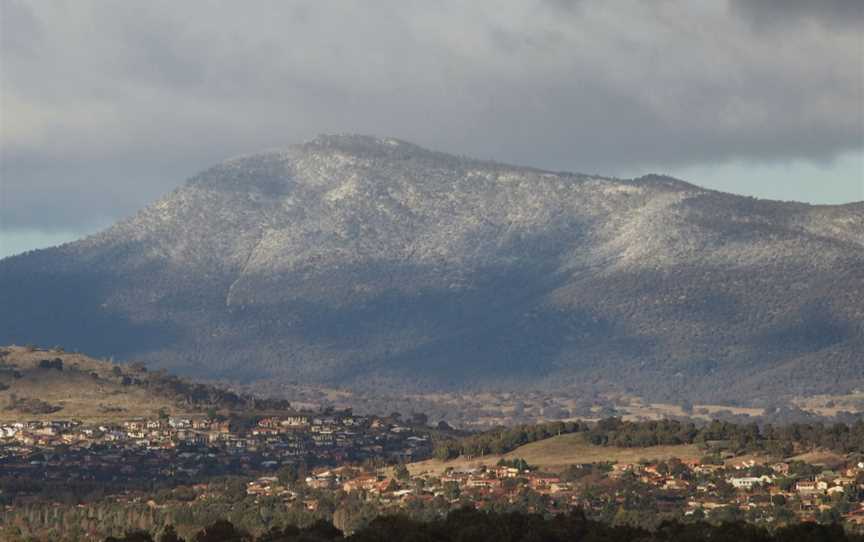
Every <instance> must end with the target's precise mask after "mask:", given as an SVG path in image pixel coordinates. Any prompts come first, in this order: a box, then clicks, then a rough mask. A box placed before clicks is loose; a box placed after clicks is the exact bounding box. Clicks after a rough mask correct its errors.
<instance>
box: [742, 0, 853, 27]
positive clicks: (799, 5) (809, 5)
mask: <svg viewBox="0 0 864 542" xmlns="http://www.w3.org/2000/svg"><path fill="white" fill-rule="evenodd" d="M730 7H731V8H732V11H733V12H734V13H736V14H738V15H739V16H742V17H744V18H745V19H749V20H750V21H752V22H753V23H755V24H757V25H762V26H775V25H780V26H785V25H786V24H788V23H796V24H797V23H801V22H804V21H815V22H818V23H821V24H825V25H827V26H838V25H839V26H857V27H858V28H862V26H864V2H862V1H861V0H818V1H813V0H732V1H731V3H730Z"/></svg>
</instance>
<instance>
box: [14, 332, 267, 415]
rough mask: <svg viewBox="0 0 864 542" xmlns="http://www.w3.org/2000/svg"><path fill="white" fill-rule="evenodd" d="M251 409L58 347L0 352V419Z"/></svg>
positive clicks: (223, 395) (215, 393)
mask: <svg viewBox="0 0 864 542" xmlns="http://www.w3.org/2000/svg"><path fill="white" fill-rule="evenodd" d="M264 406H266V405H264ZM252 407H253V405H251V404H250V403H249V401H248V400H247V399H245V398H243V397H239V396H236V395H234V394H232V393H230V392H226V391H224V390H221V389H219V388H214V387H212V386H208V385H203V384H195V383H192V382H189V381H186V380H182V379H179V378H177V377H173V376H170V375H167V374H166V373H164V372H162V371H159V372H155V373H154V372H150V371H147V370H146V369H145V368H144V366H143V365H138V364H134V365H131V366H130V365H119V364H115V363H113V362H111V361H107V360H98V359H94V358H91V357H89V356H85V355H83V354H78V353H69V352H65V351H63V350H61V349H42V348H34V347H22V346H7V347H2V348H0V421H22V420H45V419H75V420H80V421H84V422H110V421H117V420H128V419H131V418H137V417H146V418H156V417H158V416H159V414H160V412H163V411H164V412H166V413H168V414H169V415H174V416H182V415H203V414H205V413H206V412H207V410H209V409H211V408H212V409H215V410H217V411H219V412H220V413H227V412H230V411H231V410H232V409H237V410H246V409H251V408H252Z"/></svg>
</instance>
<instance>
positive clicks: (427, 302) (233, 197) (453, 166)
mask: <svg viewBox="0 0 864 542" xmlns="http://www.w3.org/2000/svg"><path fill="white" fill-rule="evenodd" d="M0 305H2V306H3V307H4V310H3V311H0V341H3V342H6V343H13V342H14V343H18V344H22V343H35V344H64V345H66V346H68V347H70V348H75V349H78V350H81V351H87V352H93V353H95V354H97V355H114V356H117V357H131V358H135V359H143V360H145V361H147V362H148V363H149V364H151V365H152V366H154V367H167V368H170V369H171V370H173V371H178V372H180V373H182V374H187V375H204V376H207V377H211V378H226V379H230V380H233V381H235V382H254V381H265V380H266V381H268V382H289V381H294V382H302V383H305V384H323V385H329V386H349V387H353V388H355V389H365V390H367V391H368V390H381V389H388V390H393V389H397V390H415V391H423V390H427V391H428V390H441V389H451V390H452V389H477V388H484V387H485V388H496V389H507V388H519V389H527V388H532V387H534V388H536V387H546V388H555V389H567V390H572V393H573V394H578V393H579V392H580V390H582V391H585V390H590V391H592V392H593V391H597V390H604V389H607V390H617V391H621V392H627V393H632V394H636V395H641V396H643V397H646V398H648V399H651V400H664V401H672V402H675V401H679V400H690V401H697V400H698V401H700V402H719V403H728V402H730V401H739V402H742V403H746V404H753V405H757V406H759V405H761V406H766V405H767V406H770V405H771V404H772V403H774V402H777V401H780V400H782V399H783V398H784V397H791V396H798V395H808V394H816V393H838V392H843V393H849V392H851V391H852V390H853V389H854V388H856V387H858V388H864V360H862V353H864V203H855V204H849V205H839V206H811V205H806V204H802V203H794V202H777V201H762V200H756V199H752V198H746V197H740V196H734V195H731V194H723V193H719V192H714V191H710V190H705V189H702V188H699V187H696V186H693V185H690V184H687V183H685V182H683V181H680V180H676V179H672V178H668V177H662V176H647V177H643V178H639V179H634V180H620V179H609V178H603V177H598V176H589V175H580V174H570V173H555V172H548V171H540V170H536V169H530V168H523V167H516V166H508V165H502V164H496V163H489V162H482V161H478V160H472V159H468V158H462V157H456V156H450V155H446V154H441V153H436V152H432V151H428V150H425V149H422V148H420V147H417V146H415V145H412V144H410V143H405V142H402V141H398V140H394V139H379V138H374V137H366V136H322V137H319V138H317V139H315V140H314V141H311V142H309V143H306V144H303V145H297V146H292V147H289V148H287V149H285V150H282V151H273V152H265V153H262V154H257V155H252V156H246V157H241V158H236V159H233V160H229V161H226V162H224V163H222V164H220V165H217V166H215V167H213V168H211V169H209V170H207V171H204V172H203V173H201V174H199V175H197V176H196V177H194V178H192V179H191V180H189V181H188V182H187V183H186V184H184V185H183V186H182V187H180V188H178V189H177V190H175V191H174V192H172V193H171V194H169V195H167V196H166V197H165V198H163V199H162V200H160V201H158V202H156V203H154V204H153V205H151V206H149V207H147V208H146V209H144V210H142V211H141V212H140V213H138V214H137V215H136V216H134V217H132V218H130V219H128V220H124V221H123V222H120V223H118V224H116V225H114V226H113V227H111V228H109V229H108V230H106V231H104V232H102V233H100V234H97V235H94V236H92V237H88V238H86V239H83V240H81V241H78V242H75V243H70V244H67V245H64V246H61V247H58V248H53V249H48V250H40V251H34V252H30V253H27V254H23V255H20V256H15V257H11V258H6V259H4V260H0Z"/></svg>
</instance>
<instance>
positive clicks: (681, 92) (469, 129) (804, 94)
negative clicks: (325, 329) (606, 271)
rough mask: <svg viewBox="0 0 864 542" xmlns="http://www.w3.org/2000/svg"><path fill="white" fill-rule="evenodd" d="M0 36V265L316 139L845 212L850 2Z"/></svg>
mask: <svg viewBox="0 0 864 542" xmlns="http://www.w3.org/2000/svg"><path fill="white" fill-rule="evenodd" d="M0 24H2V28H0V40H2V43H0V45H2V49H0V91H2V94H0V99H2V102H0V124H2V132H0V160H2V164H0V165H2V172H0V173H2V177H0V213H2V215H0V256H3V255H8V254H11V253H15V252H19V251H22V250H26V249H29V248H35V247H40V246H45V245H49V244H54V243H58V242H62V241H66V240H70V239H73V238H76V237H78V236H81V235H83V234H86V233H89V232H92V231H94V230H95V229H97V228H100V227H104V226H105V225H107V224H109V223H111V222H112V221H114V220H116V219H118V218H122V217H124V216H128V215H129V214H131V213H133V212H134V211H135V210H137V209H139V208H141V207H143V206H145V205H146V204H148V203H149V202H151V201H152V200H153V199H155V198H156V197H158V196H160V195H162V194H164V193H165V192H167V191H169V190H171V189H172V188H174V187H176V186H178V185H179V184H181V183H182V182H183V181H184V180H185V179H186V178H188V177H189V176H191V175H193V174H195V173H196V172H198V171H199V170H201V169H203V168H205V167H207V166H209V165H212V164H213V163H215V162H217V161H220V160H222V159H224V158H227V157H230V156H233V155H238V154H244V153H248V152H254V151H256V150H261V149H265V148H273V147H280V146H285V145H288V144H291V143H297V142H302V141H305V140H307V139H310V138H312V137H314V136H315V135H316V134H319V133H343V132H351V133H366V134H375V135H380V136H391V137H398V138H401V139H406V140H409V141H412V142H415V143H418V144H420V145H423V146H426V147H430V148H434V149H436V150H443V151H449V152H454V153H459V154H466V155H472V156H476V157H480V158H489V159H495V160H498V161H502V162H510V163H517V164H524V165H533V166H538V167H543V168H548V169H555V170H570V171H578V172H585V173H601V174H605V175H615V176H628V177H629V176H635V175H641V174H643V173H647V172H660V173H669V174H672V175H675V176H678V177H681V178H684V179H685V180H688V181H691V182H694V183H696V184H701V185H704V186H708V187H711V188H716V189H720V190H725V191H729V192H736V193H742V194H749V195H754V196H757V197H766V198H773V199H785V200H801V201H808V202H812V203H843V202H849V201H856V200H862V199H864V105H862V104H864V2H861V1H860V0H819V1H810V0H740V1H739V0H730V1H729V2H728V3H726V2H724V1H718V0H704V1H699V0H657V1H656V2H644V1H642V0H632V1H628V0H620V1H618V0H615V1H609V0H597V1H590V0H536V1H532V0H519V1H516V0H512V1H511V0H494V1H491V0H490V1H488V2H486V1H479V0H477V1H475V0H472V1H470V2H465V1H452V2H451V1H444V0H417V1H413V0H378V1H375V2H370V1H353V2H352V1H335V0H334V1H325V0H308V1H306V0H300V1H285V0H274V1H272V2H268V1H250V2H236V1H232V2H228V1H226V2H218V1H207V2H205V1H198V2H195V1H183V2H176V1H164V2H163V1H152V0H151V1H146V2H145V1H136V2H114V1H110V2H109V1H104V2H96V1H88V0H74V1H72V0H70V1H68V2H62V1H49V0H45V1H40V2H32V1H23V0H0Z"/></svg>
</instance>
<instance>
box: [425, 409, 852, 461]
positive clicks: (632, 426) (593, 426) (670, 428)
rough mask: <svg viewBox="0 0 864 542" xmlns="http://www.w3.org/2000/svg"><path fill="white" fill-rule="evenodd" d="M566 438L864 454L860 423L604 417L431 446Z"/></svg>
mask: <svg viewBox="0 0 864 542" xmlns="http://www.w3.org/2000/svg"><path fill="white" fill-rule="evenodd" d="M565 433H583V434H584V435H585V439H586V441H587V442H589V443H591V444H594V445H597V446H618V447H623V448H641V447H649V446H660V445H676V444H701V445H704V446H705V447H706V448H707V447H711V446H715V445H718V444H719V445H721V446H722V447H723V448H724V449H727V450H730V451H733V452H741V453H744V452H754V451H760V452H767V453H773V454H776V455H778V456H784V455H790V454H792V453H793V452H795V451H798V450H802V449H803V450H809V449H816V448H821V449H826V450H831V451H835V452H838V453H864V419H859V420H858V421H856V422H855V423H854V424H851V425H847V424H844V423H835V424H830V425H826V424H822V423H806V424H801V423H796V424H790V425H785V426H782V427H779V426H778V427H775V426H772V425H765V426H761V427H760V426H759V425H758V424H756V423H751V424H736V423H731V422H721V421H716V420H715V421H712V422H710V423H707V424H704V425H697V424H695V423H693V422H686V421H679V420H659V421H640V422H627V421H623V420H622V419H621V418H606V419H603V420H600V421H598V422H596V423H586V422H551V423H544V424H538V425H519V426H515V427H501V428H497V429H493V430H490V431H486V432H483V433H479V434H476V435H471V436H467V437H464V438H459V439H446V440H441V441H439V442H437V443H436V446H435V456H436V457H437V458H438V459H442V460H443V459H452V458H454V457H457V456H459V455H466V456H482V455H487V454H502V453H507V452H510V451H513V450H515V449H516V448H518V447H519V446H522V445H524V444H528V443H530V442H535V441H538V440H543V439H546V438H549V437H553V436H556V435H563V434H565Z"/></svg>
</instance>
